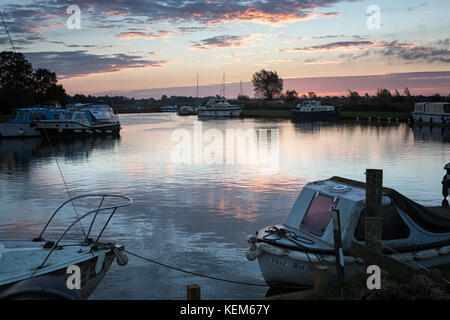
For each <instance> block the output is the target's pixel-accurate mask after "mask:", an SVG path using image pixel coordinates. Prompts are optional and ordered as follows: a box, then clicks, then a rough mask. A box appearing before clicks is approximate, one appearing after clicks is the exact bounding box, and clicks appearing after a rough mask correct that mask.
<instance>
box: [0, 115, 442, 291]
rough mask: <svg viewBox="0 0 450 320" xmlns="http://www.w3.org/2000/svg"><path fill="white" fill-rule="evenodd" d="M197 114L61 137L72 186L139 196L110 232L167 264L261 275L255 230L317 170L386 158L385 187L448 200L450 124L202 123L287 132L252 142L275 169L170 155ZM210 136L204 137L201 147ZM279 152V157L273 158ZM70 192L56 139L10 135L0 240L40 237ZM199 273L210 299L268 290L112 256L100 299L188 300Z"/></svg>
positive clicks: (324, 174) (0, 183)
mask: <svg viewBox="0 0 450 320" xmlns="http://www.w3.org/2000/svg"><path fill="white" fill-rule="evenodd" d="M196 120H197V118H196V117H178V116H176V115H173V114H146V115H122V116H121V121H122V123H123V124H124V128H123V130H122V132H121V138H120V139H112V138H103V139H102V138H100V139H98V138H97V139H85V140H75V141H65V142H57V143H54V144H53V145H52V147H53V149H54V153H55V154H56V159H57V160H58V163H59V165H60V167H61V170H62V171H63V173H64V177H65V180H66V182H67V184H68V187H69V190H70V193H71V194H72V196H75V195H81V194H85V193H104V192H105V193H119V194H124V195H129V196H131V197H132V198H133V200H134V204H133V205H132V206H129V207H126V208H123V209H121V210H120V211H118V213H117V215H116V216H115V217H114V218H113V220H112V222H111V225H110V226H109V228H108V230H107V233H106V234H105V237H106V238H108V239H111V240H114V241H115V242H117V243H122V244H124V246H125V247H126V248H127V249H128V250H130V251H132V252H136V253H138V254H140V255H143V256H146V257H150V258H152V259H155V260H157V261H160V262H163V263H167V264H171V265H175V266H178V267H182V268H185V269H188V270H191V271H194V272H198V273H202V274H208V275H212V276H219V277H223V278H229V279H233V280H243V281H247V282H256V283H261V282H263V279H262V276H261V274H260V271H259V266H258V263H257V262H248V261H247V260H246V259H245V255H244V254H245V251H246V249H247V243H246V236H247V235H248V234H250V233H253V232H254V231H256V230H258V229H259V228H261V227H264V226H267V225H269V224H274V223H282V222H283V221H284V219H285V217H286V216H287V214H288V213H289V210H290V208H291V207H292V205H293V203H294V201H295V199H296V197H297V196H298V193H299V192H300V190H301V188H302V186H304V185H305V184H306V183H307V182H309V181H311V180H316V179H325V178H329V177H331V176H334V175H340V176H344V177H347V178H353V179H356V180H364V179H365V176H364V171H365V169H366V168H380V169H384V181H385V185H386V186H389V187H392V188H395V189H397V190H398V191H399V192H402V193H403V194H405V195H406V196H409V197H411V198H413V199H415V200H417V201H419V202H421V203H422V204H426V205H434V204H438V203H440V201H441V199H442V198H441V184H440V181H441V179H442V176H443V175H444V171H443V166H444V164H445V163H446V162H449V161H450V132H449V129H446V130H444V131H441V129H440V128H436V129H435V130H433V131H431V130H430V129H429V128H422V129H419V128H416V129H414V130H413V129H411V128H410V127H408V126H407V125H405V124H400V125H380V124H376V123H375V124H371V125H368V124H345V123H340V124H307V123H305V124H293V123H291V122H290V121H280V122H268V121H258V120H221V121H219V120H217V121H205V122H202V130H203V132H204V133H205V132H206V131H207V130H208V129H216V131H209V132H210V133H211V132H215V133H216V136H217V133H221V134H222V135H223V136H225V132H226V130H227V129H244V130H248V129H256V130H257V131H258V130H259V129H270V132H275V131H276V130H278V131H276V132H277V133H278V144H276V139H275V138H274V137H273V136H272V137H271V138H270V139H269V140H270V143H271V144H270V146H269V145H268V144H267V145H264V144H263V145H262V147H261V146H260V145H258V143H259V142H260V141H261V140H262V138H261V134H259V135H258V136H257V137H256V138H255V140H254V141H251V140H250V141H251V142H253V143H254V145H256V146H258V148H257V149H253V150H257V151H258V152H260V151H261V150H263V151H266V152H272V153H271V154H272V155H276V158H271V159H272V162H270V163H269V164H270V168H271V170H265V169H267V168H268V165H267V163H265V164H264V163H261V162H256V163H249V161H247V162H245V161H243V162H244V163H241V164H229V163H224V164H220V163H219V164H217V163H216V164H208V159H209V160H211V157H212V155H214V156H217V154H216V153H214V154H211V155H210V157H209V158H208V157H206V158H205V159H203V161H201V163H195V154H196V152H195V150H196V149H194V148H195V146H194V145H192V154H191V157H189V159H191V160H192V161H191V162H192V163H191V164H186V163H185V164H177V163H176V162H177V161H176V160H177V159H178V158H176V159H175V162H174V158H173V155H172V153H173V152H174V148H176V146H177V145H178V146H180V143H179V142H177V141H178V140H176V141H173V140H172V137H173V135H174V131H175V130H176V129H180V128H183V129H186V130H185V131H183V132H182V133H184V134H186V132H188V133H190V134H191V138H192V139H191V142H192V143H194V142H193V141H194V140H195V137H194V122H195V121H196ZM217 130H218V131H217ZM258 132H259V131H258ZM219 137H220V134H219ZM219 140H220V139H219ZM217 141H218V140H216V143H217ZM223 141H225V140H223ZM187 142H188V140H184V142H183V145H186V144H187ZM224 143H225V142H224ZM219 145H220V141H219ZM206 146H207V143H203V146H202V148H203V149H206ZM247 149H248V150H252V149H251V148H246V149H245V150H247ZM186 150H187V149H186ZM227 150H228V149H227ZM228 152H229V151H227V152H225V154H224V155H223V157H222V158H226V156H228V155H229V153H228ZM238 152H239V150H238ZM241 152H242V151H241ZM215 159H219V158H215ZM275 159H277V160H278V161H277V162H278V165H277V166H275V165H273V164H274V161H275ZM225 162H226V161H225ZM275 162H276V161H275ZM274 168H275V170H273V169H274ZM67 197H68V195H67V191H66V189H65V187H64V184H63V181H62V178H61V176H60V174H59V170H58V167H57V163H56V160H55V157H54V156H53V155H52V148H51V147H50V146H49V145H48V143H45V142H43V141H41V139H28V140H4V141H0V201H1V206H2V208H1V210H0V238H32V237H34V236H35V235H36V234H37V233H39V231H40V229H41V228H42V227H43V224H44V223H45V221H46V219H47V217H48V216H49V215H50V214H51V212H52V211H53V210H55V209H56V208H57V206H58V205H59V204H60V203H62V202H63V201H65V200H67ZM79 209H80V211H82V210H81V209H82V208H79ZM73 219H74V212H73V211H70V210H69V211H67V212H64V215H63V216H61V217H60V218H59V219H57V221H56V223H57V225H56V226H55V228H54V231H60V230H61V229H62V228H63V227H62V226H63V225H66V226H67V224H68V223H69V222H71V221H73ZM78 231H79V230H78ZM73 236H75V235H74V234H72V235H71V237H73ZM191 283H198V284H199V285H200V286H201V287H202V298H204V299H245V298H258V297H262V296H264V294H265V292H266V289H265V288H254V287H246V286H241V285H236V284H228V283H221V282H214V281H211V280H207V279H202V278H197V277H194V276H190V275H186V274H181V273H179V272H177V271H172V270H167V269H164V268H162V267H160V266H157V265H153V264H149V263H147V262H143V261H140V260H137V259H136V258H134V257H131V256H130V257H129V263H128V265H127V266H125V267H119V266H118V265H117V264H115V263H114V264H113V266H112V268H111V270H110V271H109V273H108V274H107V276H106V277H105V279H104V280H103V282H102V283H101V284H100V286H99V287H98V288H97V290H96V291H95V292H94V294H93V295H92V297H91V298H92V299H184V298H185V294H186V293H185V286H186V285H187V284H191Z"/></svg>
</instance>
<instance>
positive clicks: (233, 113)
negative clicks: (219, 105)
mask: <svg viewBox="0 0 450 320" xmlns="http://www.w3.org/2000/svg"><path fill="white" fill-rule="evenodd" d="M198 116H199V117H201V118H240V117H242V110H241V109H228V110H227V109H224V110H220V109H218V110H215V109H211V110H198Z"/></svg>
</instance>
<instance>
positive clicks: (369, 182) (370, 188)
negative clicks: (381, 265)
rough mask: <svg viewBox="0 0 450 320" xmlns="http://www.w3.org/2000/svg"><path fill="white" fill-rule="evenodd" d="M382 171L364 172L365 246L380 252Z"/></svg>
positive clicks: (369, 170)
mask: <svg viewBox="0 0 450 320" xmlns="http://www.w3.org/2000/svg"><path fill="white" fill-rule="evenodd" d="M382 188H383V170H375V169H367V170H366V210H365V212H366V213H365V214H366V218H365V235H366V246H367V248H369V249H372V250H374V251H377V252H381V228H382V223H383V212H382Z"/></svg>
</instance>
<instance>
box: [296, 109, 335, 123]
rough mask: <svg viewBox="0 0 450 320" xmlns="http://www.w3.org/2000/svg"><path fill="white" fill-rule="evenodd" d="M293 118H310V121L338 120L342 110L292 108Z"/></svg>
mask: <svg viewBox="0 0 450 320" xmlns="http://www.w3.org/2000/svg"><path fill="white" fill-rule="evenodd" d="M291 114H292V119H293V120H309V121H321V120H327V121H330V120H338V119H339V115H340V111H311V112H308V111H300V110H292V111H291Z"/></svg>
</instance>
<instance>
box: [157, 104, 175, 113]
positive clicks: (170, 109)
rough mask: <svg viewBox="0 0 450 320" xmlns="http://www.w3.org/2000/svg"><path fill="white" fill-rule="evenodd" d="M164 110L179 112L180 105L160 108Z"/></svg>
mask: <svg viewBox="0 0 450 320" xmlns="http://www.w3.org/2000/svg"><path fill="white" fill-rule="evenodd" d="M160 109H161V111H162V112H177V110H178V106H177V105H174V106H164V107H161V108H160Z"/></svg>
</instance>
